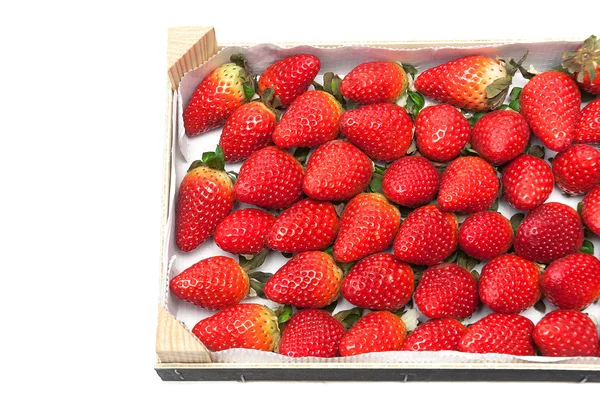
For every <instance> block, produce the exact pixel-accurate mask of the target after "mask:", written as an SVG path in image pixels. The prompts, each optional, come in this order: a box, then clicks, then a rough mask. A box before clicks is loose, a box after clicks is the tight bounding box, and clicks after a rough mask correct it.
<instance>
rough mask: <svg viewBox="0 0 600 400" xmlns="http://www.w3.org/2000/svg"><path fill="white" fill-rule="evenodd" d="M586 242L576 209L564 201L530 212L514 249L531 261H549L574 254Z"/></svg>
mask: <svg viewBox="0 0 600 400" xmlns="http://www.w3.org/2000/svg"><path fill="white" fill-rule="evenodd" d="M582 244H583V225H582V224H581V219H580V218H579V214H577V211H575V210H573V209H572V208H571V207H569V206H567V205H565V204H561V203H554V202H551V203H545V204H542V205H541V206H539V207H537V208H534V209H533V210H531V211H530V212H529V214H527V216H526V217H525V219H523V223H521V226H520V227H519V229H518V230H517V234H516V235H515V240H514V247H515V252H516V253H517V254H518V255H519V256H521V257H523V258H526V259H528V260H531V261H537V262H541V263H549V262H552V261H554V260H557V259H559V258H561V257H564V256H566V255H567V254H571V253H575V252H576V251H577V250H579V249H580V248H581V245H582Z"/></svg>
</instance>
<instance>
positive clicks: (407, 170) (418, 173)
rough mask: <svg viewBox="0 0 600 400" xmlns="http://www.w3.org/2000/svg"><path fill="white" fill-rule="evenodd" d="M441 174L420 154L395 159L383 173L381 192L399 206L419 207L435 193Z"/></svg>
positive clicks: (427, 201) (433, 196)
mask: <svg viewBox="0 0 600 400" xmlns="http://www.w3.org/2000/svg"><path fill="white" fill-rule="evenodd" d="M440 181H441V176H440V173H439V172H438V170H437V169H435V167H434V166H433V164H431V162H429V160H427V159H426V158H425V157H421V156H407V157H402V158H400V159H398V160H396V161H395V162H394V163H393V164H392V165H390V166H389V167H388V168H387V169H386V171H385V173H384V174H383V180H382V189H383V194H384V195H385V196H386V197H387V198H388V199H390V200H391V201H393V202H394V203H398V204H400V205H401V206H406V207H419V206H422V205H424V204H427V203H429V202H430V201H431V200H433V199H434V198H435V196H436V195H437V192H438V189H439V188H440Z"/></svg>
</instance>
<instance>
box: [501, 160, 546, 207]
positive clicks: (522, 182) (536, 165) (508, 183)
mask: <svg viewBox="0 0 600 400" xmlns="http://www.w3.org/2000/svg"><path fill="white" fill-rule="evenodd" d="M553 188H554V175H553V174H552V170H551V169H550V166H549V165H548V163H547V162H546V161H544V160H542V159H540V158H537V157H534V156H531V155H529V154H523V155H520V156H519V157H517V158H515V159H514V160H513V161H512V162H511V163H510V164H508V165H507V166H506V167H505V168H504V170H503V171H502V189H503V193H502V194H503V196H504V199H505V200H506V201H507V202H508V204H510V205H511V206H513V207H514V208H516V209H518V210H525V211H528V210H531V209H533V208H535V207H537V206H539V205H540V204H543V203H544V202H545V201H546V200H548V197H550V194H551V193H552V189H553Z"/></svg>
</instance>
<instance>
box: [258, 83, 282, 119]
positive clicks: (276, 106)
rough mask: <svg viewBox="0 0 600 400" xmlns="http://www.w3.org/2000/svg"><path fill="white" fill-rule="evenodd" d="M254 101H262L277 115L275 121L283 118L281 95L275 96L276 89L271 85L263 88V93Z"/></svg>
mask: <svg viewBox="0 0 600 400" xmlns="http://www.w3.org/2000/svg"><path fill="white" fill-rule="evenodd" d="M254 101H258V102H261V103H262V104H264V105H265V106H266V107H267V108H268V109H269V111H271V112H272V113H273V114H274V115H275V121H276V122H279V120H280V119H281V110H280V108H281V99H280V98H279V96H275V89H273V88H271V87H269V88H266V89H265V90H263V92H262V94H261V95H260V97H259V98H258V99H255V100H254Z"/></svg>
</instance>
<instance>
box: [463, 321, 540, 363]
mask: <svg viewBox="0 0 600 400" xmlns="http://www.w3.org/2000/svg"><path fill="white" fill-rule="evenodd" d="M532 333H533V322H531V321H530V320H529V319H528V318H525V317H522V316H520V315H518V314H490V315H488V316H487V317H484V318H483V319H480V320H479V321H477V322H475V323H474V324H473V325H471V326H469V328H468V330H467V333H465V334H464V336H463V337H462V338H461V339H460V341H459V342H458V351H462V352H465V353H481V354H485V353H500V354H512V355H515V356H533V355H535V349H534V348H533V337H532Z"/></svg>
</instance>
